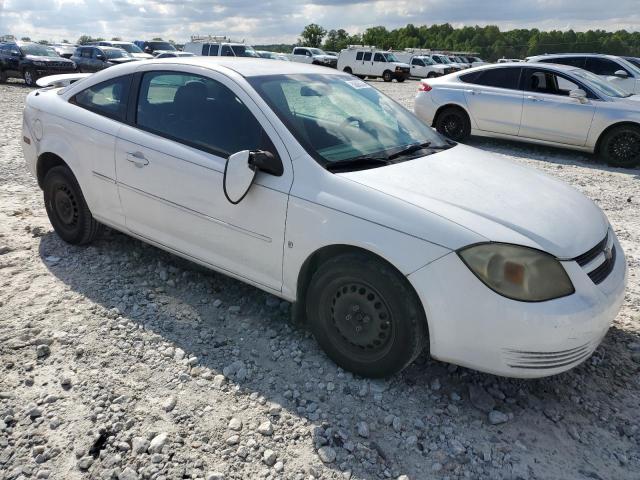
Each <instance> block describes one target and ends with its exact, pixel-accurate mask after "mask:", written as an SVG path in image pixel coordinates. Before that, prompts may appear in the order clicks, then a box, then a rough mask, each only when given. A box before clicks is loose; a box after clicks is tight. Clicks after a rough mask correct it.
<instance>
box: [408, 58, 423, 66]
mask: <svg viewBox="0 0 640 480" xmlns="http://www.w3.org/2000/svg"><path fill="white" fill-rule="evenodd" d="M411 65H417V66H419V67H424V62H423V61H422V60H420V59H419V58H414V59H413V60H411Z"/></svg>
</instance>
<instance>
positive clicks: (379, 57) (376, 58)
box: [373, 53, 385, 62]
mask: <svg viewBox="0 0 640 480" xmlns="http://www.w3.org/2000/svg"><path fill="white" fill-rule="evenodd" d="M373 61H374V62H384V61H385V59H384V56H383V55H382V54H381V53H376V54H375V55H374V56H373Z"/></svg>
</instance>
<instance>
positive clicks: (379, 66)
mask: <svg viewBox="0 0 640 480" xmlns="http://www.w3.org/2000/svg"><path fill="white" fill-rule="evenodd" d="M385 70H387V59H386V58H384V55H382V54H381V53H374V54H373V61H372V62H371V70H370V73H371V74H372V75H378V76H380V75H382V73H383V72H384V71H385Z"/></svg>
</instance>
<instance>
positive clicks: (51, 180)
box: [43, 166, 100, 245]
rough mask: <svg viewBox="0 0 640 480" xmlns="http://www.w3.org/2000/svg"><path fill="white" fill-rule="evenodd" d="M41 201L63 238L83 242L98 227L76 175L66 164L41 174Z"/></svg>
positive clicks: (86, 240)
mask: <svg viewBox="0 0 640 480" xmlns="http://www.w3.org/2000/svg"><path fill="white" fill-rule="evenodd" d="M43 193H44V205H45V208H46V210H47V215H48V216H49V221H50V222H51V225H52V226H53V229H54V230H55V231H56V233H57V234H58V235H59V236H60V238H62V239H63V240H64V241H65V242H68V243H71V244H74V245H82V244H85V243H89V242H91V241H92V240H93V239H94V238H95V237H96V236H97V235H98V233H99V231H100V224H99V223H98V222H97V221H96V220H95V219H94V218H93V215H91V211H90V210H89V207H88V206H87V203H86V201H85V199H84V196H83V195H82V190H81V189H80V185H78V181H77V180H76V177H75V176H74V175H73V173H72V172H71V170H69V168H68V167H65V166H59V167H54V168H52V169H51V170H49V172H47V175H46V176H45V178H44V182H43Z"/></svg>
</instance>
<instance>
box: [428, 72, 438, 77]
mask: <svg viewBox="0 0 640 480" xmlns="http://www.w3.org/2000/svg"><path fill="white" fill-rule="evenodd" d="M427 78H436V74H435V73H433V72H429V73H427Z"/></svg>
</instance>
